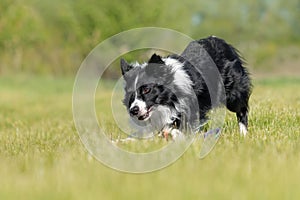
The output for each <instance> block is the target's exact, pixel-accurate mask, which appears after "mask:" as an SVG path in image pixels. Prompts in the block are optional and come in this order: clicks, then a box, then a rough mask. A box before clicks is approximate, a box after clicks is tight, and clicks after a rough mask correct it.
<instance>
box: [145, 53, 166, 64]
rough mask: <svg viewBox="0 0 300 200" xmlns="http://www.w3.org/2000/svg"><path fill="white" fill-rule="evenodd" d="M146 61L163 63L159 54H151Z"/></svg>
mask: <svg viewBox="0 0 300 200" xmlns="http://www.w3.org/2000/svg"><path fill="white" fill-rule="evenodd" d="M148 63H156V64H165V63H164V61H163V60H162V59H161V57H160V56H159V55H156V54H153V55H152V56H151V58H150V60H149V61H148Z"/></svg>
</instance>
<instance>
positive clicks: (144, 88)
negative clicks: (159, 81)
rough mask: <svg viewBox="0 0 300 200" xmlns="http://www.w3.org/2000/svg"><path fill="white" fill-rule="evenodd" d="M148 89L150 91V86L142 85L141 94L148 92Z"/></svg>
mask: <svg viewBox="0 0 300 200" xmlns="http://www.w3.org/2000/svg"><path fill="white" fill-rule="evenodd" d="M150 91H151V88H150V87H143V88H142V93H143V94H148V93H149V92H150Z"/></svg>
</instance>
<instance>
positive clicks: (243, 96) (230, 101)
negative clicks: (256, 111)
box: [181, 36, 252, 134]
mask: <svg viewBox="0 0 300 200" xmlns="http://www.w3.org/2000/svg"><path fill="white" fill-rule="evenodd" d="M197 48H198V49H197ZM199 49H200V50H199ZM201 49H202V50H203V49H204V50H205V51H206V52H205V53H201ZM199 52H200V53H199ZM196 53H197V54H198V55H195V54H196ZM206 53H207V54H208V55H209V56H210V58H211V59H212V61H213V62H214V64H215V65H216V66H217V68H218V71H219V73H220V76H221V78H222V81H223V85H224V88H225V93H226V106H227V108H228V109H229V110H230V111H232V112H235V113H236V116H237V119H238V122H239V126H240V131H241V133H242V134H246V133H247V127H248V110H249V106H248V101H249V97H250V94H251V88H252V85H251V80H250V77H249V73H248V70H247V69H246V68H245V67H244V66H243V64H244V62H243V59H242V58H241V56H240V55H239V53H238V51H237V50H236V49H235V48H234V47H233V46H231V45H230V44H228V43H226V42H225V41H224V40H222V39H220V38H217V37H215V36H210V37H208V38H204V39H200V40H198V41H194V42H191V43H190V44H189V45H188V46H187V48H186V49H185V50H184V52H183V53H182V55H181V56H182V57H185V59H194V60H196V62H197V57H198V59H199V60H201V61H202V60H204V59H207V58H206V57H207V56H206V55H207V54H206ZM191 57H193V58H191ZM205 67H206V66H205V64H201V65H199V68H200V69H199V71H203V73H205V72H204V71H207V69H205ZM201 68H202V69H201ZM191 70H192V69H191V66H186V71H187V73H188V74H189V75H190V76H191V79H193V82H194V83H195V88H194V89H195V90H196V92H197V91H198V100H199V102H201V103H202V105H199V106H200V107H201V108H200V112H201V113H200V116H202V117H203V118H204V119H205V116H206V113H207V111H208V110H209V109H210V108H211V101H210V98H211V97H210V95H209V91H208V89H207V87H206V83H205V82H206V81H204V80H203V77H201V74H200V73H199V72H195V70H194V72H191ZM195 73H198V75H197V76H193V74H195ZM202 76H203V74H202ZM204 76H205V75H204ZM199 77H200V78H199Z"/></svg>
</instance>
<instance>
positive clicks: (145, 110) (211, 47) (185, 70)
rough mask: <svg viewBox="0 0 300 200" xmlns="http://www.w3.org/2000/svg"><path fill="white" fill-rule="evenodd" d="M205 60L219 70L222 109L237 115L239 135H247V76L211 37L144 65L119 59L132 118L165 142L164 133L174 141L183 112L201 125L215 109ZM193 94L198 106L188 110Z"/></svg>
mask: <svg viewBox="0 0 300 200" xmlns="http://www.w3.org/2000/svg"><path fill="white" fill-rule="evenodd" d="M203 52H204V53H203ZM204 60H211V62H212V63H213V66H214V68H215V69H217V72H218V74H219V77H220V81H221V82H222V85H223V86H224V87H223V88H224V93H225V94H224V96H225V97H224V103H225V105H226V107H227V108H228V109H229V110H230V111H232V112H235V113H236V116H237V120H238V123H239V127H240V133H241V134H243V135H246V133H247V129H248V110H249V107H248V100H249V97H250V94H251V80H250V77H249V73H248V71H247V69H246V68H245V67H243V60H242V58H241V57H240V56H239V54H238V52H237V51H236V49H235V48H234V47H232V46H231V45H229V44H227V43H226V42H225V41H224V40H222V39H220V38H217V37H215V36H211V37H208V38H205V39H200V40H198V41H193V42H191V43H190V44H189V45H188V46H187V48H186V49H185V50H184V52H183V53H182V54H181V55H170V56H167V57H161V56H159V55H156V54H153V55H152V57H151V58H150V60H149V61H148V62H146V63H143V64H139V63H137V62H135V63H132V64H129V63H127V62H126V61H125V60H124V59H121V71H122V75H123V78H124V80H125V98H124V100H123V103H124V105H125V106H126V107H127V110H128V112H129V114H130V116H131V118H132V119H134V120H135V121H140V122H145V123H150V124H152V125H153V126H155V127H158V129H159V131H162V133H163V135H164V136H165V137H167V136H168V133H169V134H171V135H172V137H176V134H177V132H178V131H179V130H180V127H181V125H182V121H181V119H182V115H183V114H187V112H188V113H189V114H187V115H191V112H193V110H194V112H197V113H196V114H197V116H198V117H199V121H201V123H202V122H203V121H206V119H207V113H208V111H209V110H210V109H211V108H212V107H213V105H212V101H211V94H210V93H211V91H209V88H208V85H207V81H210V82H212V83H213V82H214V81H217V78H214V77H213V76H207V77H206V75H205V74H206V73H205V71H207V70H209V69H208V67H207V65H208V64H207V62H202V61H204ZM201 62H202V63H201ZM199 63H200V64H199ZM208 79H209V80H208ZM192 94H194V95H196V98H197V101H198V102H197V103H198V104H197V108H196V109H193V108H191V107H189V106H188V104H189V103H191V99H192V98H191V96H192Z"/></svg>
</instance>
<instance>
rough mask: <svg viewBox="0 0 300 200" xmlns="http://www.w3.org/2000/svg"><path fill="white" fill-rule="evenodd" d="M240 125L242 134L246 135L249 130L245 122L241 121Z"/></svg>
mask: <svg viewBox="0 0 300 200" xmlns="http://www.w3.org/2000/svg"><path fill="white" fill-rule="evenodd" d="M239 127H240V133H241V135H243V136H246V135H247V132H248V131H247V128H246V126H245V124H243V123H242V122H239Z"/></svg>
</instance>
